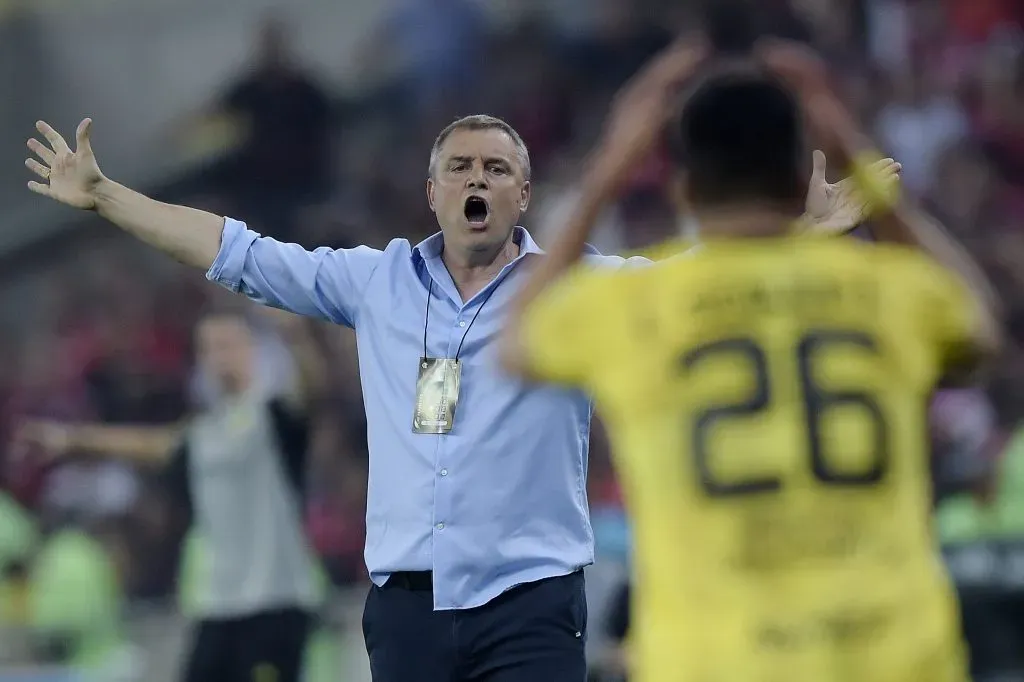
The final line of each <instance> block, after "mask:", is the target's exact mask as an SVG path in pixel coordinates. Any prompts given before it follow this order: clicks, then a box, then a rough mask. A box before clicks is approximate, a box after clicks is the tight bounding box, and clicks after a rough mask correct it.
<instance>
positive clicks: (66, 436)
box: [21, 420, 182, 466]
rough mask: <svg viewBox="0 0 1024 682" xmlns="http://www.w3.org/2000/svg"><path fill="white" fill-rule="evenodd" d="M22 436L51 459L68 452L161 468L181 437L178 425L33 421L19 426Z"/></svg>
mask: <svg viewBox="0 0 1024 682" xmlns="http://www.w3.org/2000/svg"><path fill="white" fill-rule="evenodd" d="M21 436H22V438H23V439H24V440H26V441H27V442H29V443H34V444H36V445H39V446H41V447H43V448H45V449H47V450H48V451H49V452H50V454H52V455H54V456H60V455H63V454H65V453H67V452H69V451H78V452H84V453H91V454H97V455H104V456H107V457H112V458H115V459H121V460H124V461H128V462H133V463H135V464H149V465H157V466H161V465H163V464H165V463H166V462H167V461H168V460H169V459H170V457H171V454H172V452H173V450H174V446H175V445H176V444H177V443H178V442H179V441H180V439H181V437H182V427H181V426H180V425H178V424H168V425H158V426H114V425H110V424H87V423H86V424H74V423H62V422H57V421H49V420H35V421H30V422H27V423H26V424H24V425H23V426H22V430H21Z"/></svg>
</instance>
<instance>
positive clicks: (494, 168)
mask: <svg viewBox="0 0 1024 682" xmlns="http://www.w3.org/2000/svg"><path fill="white" fill-rule="evenodd" d="M491 172H492V173H498V174H500V175H504V174H505V173H507V172H508V170H507V169H506V168H505V167H504V166H491Z"/></svg>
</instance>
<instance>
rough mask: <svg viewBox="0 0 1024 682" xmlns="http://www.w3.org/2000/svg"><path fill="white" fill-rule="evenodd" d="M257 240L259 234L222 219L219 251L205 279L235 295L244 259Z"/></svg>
mask: <svg viewBox="0 0 1024 682" xmlns="http://www.w3.org/2000/svg"><path fill="white" fill-rule="evenodd" d="M257 239H259V234H257V233H256V232H253V231H252V230H250V229H249V228H247V227H246V226H245V223H243V222H241V221H239V220H235V219H234V218H224V228H223V230H222V231H221V233H220V250H219V251H217V257H216V258H214V259H213V265H211V266H210V269H209V270H207V271H206V279H208V280H210V281H211V282H216V283H217V284H220V285H221V286H223V287H225V288H226V289H230V290H231V291H233V292H235V293H237V292H238V289H239V287H240V286H241V283H242V275H243V271H244V269H245V257H246V255H247V254H248V253H249V247H250V246H252V243H253V242H254V241H256V240H257Z"/></svg>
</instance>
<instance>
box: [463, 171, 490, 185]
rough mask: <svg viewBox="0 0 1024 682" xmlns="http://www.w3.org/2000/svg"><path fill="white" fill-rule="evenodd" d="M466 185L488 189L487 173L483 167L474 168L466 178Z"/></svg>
mask: <svg viewBox="0 0 1024 682" xmlns="http://www.w3.org/2000/svg"><path fill="white" fill-rule="evenodd" d="M466 187H468V188H469V189H487V175H486V174H485V173H484V170H483V168H474V169H473V171H472V172H471V173H470V174H469V178H468V179H467V180H466Z"/></svg>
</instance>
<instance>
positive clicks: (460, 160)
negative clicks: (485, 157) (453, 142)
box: [448, 156, 473, 165]
mask: <svg viewBox="0 0 1024 682" xmlns="http://www.w3.org/2000/svg"><path fill="white" fill-rule="evenodd" d="M472 162H473V157H471V156H451V157H448V165H451V164H453V163H472Z"/></svg>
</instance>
